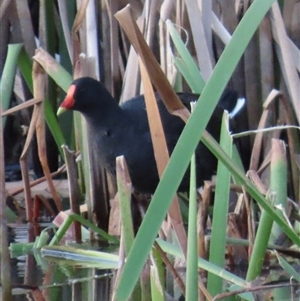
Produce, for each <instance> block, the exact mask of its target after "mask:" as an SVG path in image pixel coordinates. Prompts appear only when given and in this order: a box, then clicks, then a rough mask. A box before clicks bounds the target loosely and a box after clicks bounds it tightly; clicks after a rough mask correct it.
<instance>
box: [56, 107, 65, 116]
mask: <svg viewBox="0 0 300 301" xmlns="http://www.w3.org/2000/svg"><path fill="white" fill-rule="evenodd" d="M65 111H67V109H66V108H63V107H59V108H58V110H57V112H56V115H57V116H59V115H61V114H62V113H64V112H65Z"/></svg>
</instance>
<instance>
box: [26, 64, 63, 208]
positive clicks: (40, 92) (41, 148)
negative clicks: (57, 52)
mask: <svg viewBox="0 0 300 301" xmlns="http://www.w3.org/2000/svg"><path fill="white" fill-rule="evenodd" d="M32 78H33V96H34V98H35V99H44V93H45V81H46V77H45V72H44V69H43V68H42V67H41V66H40V65H39V64H38V63H37V62H34V63H33V68H32ZM36 106H37V107H39V114H38V116H37V121H36V135H37V145H38V155H39V159H40V162H41V165H42V169H43V172H44V175H45V177H46V180H47V182H48V185H49V188H50V191H51V194H52V197H53V199H54V202H55V204H56V207H57V209H58V211H61V210H62V205H61V201H60V198H59V196H58V193H57V191H56V189H55V187H54V185H53V182H52V178H51V175H50V170H49V166H48V162H47V153H46V138H45V120H44V115H43V103H41V104H38V105H36Z"/></svg>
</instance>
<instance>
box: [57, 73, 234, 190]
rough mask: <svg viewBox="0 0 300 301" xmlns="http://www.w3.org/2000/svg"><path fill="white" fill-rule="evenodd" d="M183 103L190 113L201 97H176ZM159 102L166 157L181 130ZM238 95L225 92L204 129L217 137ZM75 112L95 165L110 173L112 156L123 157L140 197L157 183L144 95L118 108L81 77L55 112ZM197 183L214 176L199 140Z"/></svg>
mask: <svg viewBox="0 0 300 301" xmlns="http://www.w3.org/2000/svg"><path fill="white" fill-rule="evenodd" d="M178 97H179V98H180V100H181V101H182V102H183V104H184V105H185V106H186V107H187V108H188V109H190V102H191V101H195V100H197V99H198V97H199V95H196V94H192V93H178ZM156 99H157V104H158V108H159V111H160V116H161V120H162V124H163V128H164V131H165V137H166V141H167V146H168V150H169V153H170V154H171V153H172V151H173V149H174V147H175V145H176V142H177V140H178V138H179V136H180V134H181V132H182V130H183V127H184V125H185V124H184V122H183V121H182V120H181V119H180V118H179V117H177V116H174V115H171V114H170V113H169V112H168V111H167V109H166V108H165V106H164V104H163V102H162V100H161V98H160V96H159V95H158V94H156ZM237 100H238V97H237V93H236V92H235V91H232V90H229V89H227V90H225V92H224V93H223V95H222V97H221V99H220V101H219V104H218V106H217V108H216V109H215V111H214V113H213V115H212V117H211V119H210V121H209V123H208V125H207V131H208V132H209V133H210V134H211V135H212V136H213V137H214V138H215V139H216V140H218V139H219V135H220V126H221V119H222V114H223V111H224V109H227V110H228V111H231V110H232V109H233V108H234V107H235V106H236V104H237ZM65 110H76V111H79V112H81V113H82V114H83V116H84V117H85V119H86V121H87V125H88V131H89V137H90V138H89V139H90V143H91V146H92V147H93V148H96V149H97V153H98V157H99V162H100V163H101V164H102V165H103V166H104V167H105V169H106V170H107V171H108V172H110V173H111V174H113V175H115V172H116V163H115V162H116V157H117V156H120V155H124V157H125V159H126V163H127V165H128V169H129V174H130V177H131V180H132V184H133V187H134V188H135V189H136V190H137V191H139V192H141V193H153V192H154V191H155V189H156V186H157V184H158V181H159V177H158V172H157V168H156V163H155V158H154V153H153V147H152V141H151V135H150V130H149V125H148V119H147V114H146V107H145V99H144V96H143V95H140V96H137V97H134V98H132V99H130V100H128V101H126V102H124V103H123V104H122V105H121V106H119V105H118V103H117V101H116V100H115V99H114V98H113V97H112V96H111V95H110V93H109V92H108V91H107V90H106V88H105V87H104V85H103V84H102V83H100V82H98V81H96V80H95V79H92V78H89V77H83V78H79V79H77V80H75V81H74V82H73V83H72V85H71V86H70V88H69V90H68V93H67V96H66V98H65V100H64V101H63V103H62V104H61V106H60V107H59V109H58V111H57V115H59V114H61V113H62V112H63V111H65ZM196 164H197V185H198V186H201V185H202V184H203V181H204V180H207V179H210V178H211V176H212V175H213V174H214V173H215V171H216V167H217V160H216V158H215V157H214V155H213V154H212V153H211V152H210V151H209V150H208V149H207V148H206V147H205V146H204V145H203V144H202V143H201V142H200V143H199V144H198V146H197V149H196ZM188 187H189V173H188V172H187V173H186V174H185V176H184V178H183V180H182V182H181V184H180V186H179V191H188Z"/></svg>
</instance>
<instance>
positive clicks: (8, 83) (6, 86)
mask: <svg viewBox="0 0 300 301" xmlns="http://www.w3.org/2000/svg"><path fill="white" fill-rule="evenodd" d="M22 46H23V45H22V44H10V45H8V50H7V56H6V60H5V65H4V68H3V72H2V77H1V81H0V96H1V103H0V105H1V107H2V112H4V111H5V110H7V109H8V107H9V104H10V98H11V94H12V91H13V86H14V82H15V73H16V68H17V61H18V56H19V53H20V51H21V49H22ZM6 118H7V117H6V116H4V117H2V126H3V128H4V126H5V122H6Z"/></svg>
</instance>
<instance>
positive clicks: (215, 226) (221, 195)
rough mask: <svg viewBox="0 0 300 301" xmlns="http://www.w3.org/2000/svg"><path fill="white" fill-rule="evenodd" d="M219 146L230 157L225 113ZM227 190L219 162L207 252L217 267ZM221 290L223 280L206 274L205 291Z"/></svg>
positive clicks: (225, 173)
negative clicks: (208, 249)
mask: <svg viewBox="0 0 300 301" xmlns="http://www.w3.org/2000/svg"><path fill="white" fill-rule="evenodd" d="M220 145H221V147H222V148H223V149H224V151H225V152H226V153H227V154H228V156H230V157H231V153H232V138H231V137H230V133H229V116H228V113H227V112H226V111H225V112H224V115H223V120H222V128H221V136H220ZM229 190H230V172H229V170H228V169H227V168H226V167H225V166H224V164H223V163H222V162H221V161H219V162H218V169H217V179H216V191H215V201H214V209H213V223H212V233H211V243H210V251H209V261H210V262H212V263H214V264H216V265H218V266H219V267H223V266H224V261H225V249H226V230H227V216H228V214H227V213H228V205H229ZM222 288H223V279H222V278H220V277H218V276H216V275H214V274H211V273H208V278H207V290H208V291H209V293H210V294H211V295H212V296H215V295H217V294H220V293H221V292H222Z"/></svg>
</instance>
